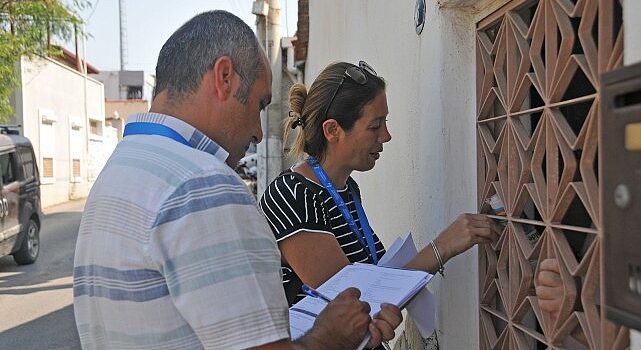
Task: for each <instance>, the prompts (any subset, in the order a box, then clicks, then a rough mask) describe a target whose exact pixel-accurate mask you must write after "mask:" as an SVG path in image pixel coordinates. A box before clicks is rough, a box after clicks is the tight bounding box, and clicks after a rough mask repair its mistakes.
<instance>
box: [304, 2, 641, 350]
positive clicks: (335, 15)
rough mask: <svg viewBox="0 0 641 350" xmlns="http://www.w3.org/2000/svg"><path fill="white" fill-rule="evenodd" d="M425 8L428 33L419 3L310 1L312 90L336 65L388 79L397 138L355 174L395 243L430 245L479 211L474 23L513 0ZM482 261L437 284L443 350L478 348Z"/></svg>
mask: <svg viewBox="0 0 641 350" xmlns="http://www.w3.org/2000/svg"><path fill="white" fill-rule="evenodd" d="M426 2H427V15H426V24H425V27H424V30H423V33H422V34H421V35H420V36H417V35H416V33H415V31H414V24H413V13H414V1H387V0H350V1H341V0H324V1H310V3H309V18H310V38H309V51H308V58H307V62H306V72H305V73H306V75H305V77H306V78H305V79H306V84H307V85H308V86H309V85H311V82H312V81H313V79H314V78H315V77H316V76H317V75H318V73H319V72H320V71H321V70H322V69H323V68H324V67H325V66H326V65H327V64H328V63H330V62H333V61H349V62H352V63H356V62H358V60H361V59H362V60H365V61H367V62H368V63H370V64H371V65H372V66H373V67H374V69H376V71H377V72H378V73H379V74H380V75H381V76H383V77H384V78H385V79H386V81H387V82H388V88H387V97H388V103H389V108H390V116H389V122H388V127H389V129H390V133H391V134H392V141H391V142H390V143H388V144H386V145H385V151H384V152H383V154H382V157H381V159H380V160H379V161H378V163H377V165H376V167H375V168H374V169H373V170H372V171H370V172H369V173H368V174H356V175H355V178H356V179H357V181H358V182H359V183H360V184H361V191H362V193H363V196H364V203H363V204H364V206H365V208H366V210H367V213H368V214H369V215H368V216H369V217H370V221H371V223H372V226H373V227H374V229H375V231H376V232H377V233H378V234H379V235H381V238H382V240H383V241H384V242H385V243H386V244H387V245H389V243H390V242H391V241H392V240H393V239H394V238H395V237H396V236H397V235H399V234H401V233H403V232H406V231H408V230H411V231H412V232H413V233H414V234H415V237H416V238H417V243H418V244H419V245H420V246H424V245H425V244H427V243H428V242H429V241H430V240H431V239H433V238H434V237H435V235H436V234H437V233H438V232H440V231H441V230H442V229H444V228H445V227H446V226H447V225H448V223H449V222H451V221H452V220H453V219H454V218H455V217H456V216H457V215H458V214H459V213H460V212H463V211H470V212H475V211H476V187H477V184H476V133H475V54H476V53H475V41H474V40H475V39H474V35H475V23H476V22H478V21H479V20H481V19H482V18H484V17H485V16H487V15H489V14H490V13H491V12H493V11H494V10H496V9H498V8H499V7H500V6H502V5H503V4H505V3H506V2H508V0H481V1H472V0H441V1H438V3H437V1H436V0H427V1H426ZM439 4H440V5H441V6H442V7H439ZM465 5H473V7H469V6H467V7H461V6H465ZM640 13H641V1H637V0H627V2H626V7H625V11H624V15H625V21H624V22H625V24H626V28H625V32H626V43H625V50H626V62H632V60H635V61H636V60H641V40H639V39H638V38H639V37H640V35H641V21H639V18H638V16H639V14H640ZM632 33H635V34H634V35H633V34H632ZM477 261H478V260H477V251H476V249H473V250H472V251H469V252H468V253H466V254H463V255H462V256H459V257H456V258H454V259H453V260H452V261H450V262H449V263H448V264H447V269H446V272H447V273H446V276H447V277H446V278H445V279H441V278H437V281H436V282H435V283H434V284H432V285H431V288H432V290H433V291H435V292H436V294H437V296H439V307H438V315H437V318H438V329H439V343H440V346H441V348H442V349H476V348H478V347H479V344H478V263H477ZM640 338H641V337H640ZM633 341H634V339H633ZM635 346H636V348H634V347H633V349H638V350H641V344H638V345H635Z"/></svg>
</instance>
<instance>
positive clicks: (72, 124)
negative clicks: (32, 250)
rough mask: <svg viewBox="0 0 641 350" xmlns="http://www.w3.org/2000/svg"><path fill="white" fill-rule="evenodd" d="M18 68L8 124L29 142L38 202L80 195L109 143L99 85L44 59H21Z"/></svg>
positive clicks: (97, 169) (88, 185)
mask: <svg viewBox="0 0 641 350" xmlns="http://www.w3.org/2000/svg"><path fill="white" fill-rule="evenodd" d="M19 70H20V83H21V85H20V88H19V89H18V90H17V91H16V92H15V96H14V102H15V103H14V105H15V111H16V116H15V118H14V119H13V120H12V121H10V122H11V123H14V124H18V125H21V129H22V130H21V131H22V134H23V135H24V136H26V137H28V138H29V139H30V140H31V142H32V144H33V147H34V151H35V154H36V159H37V162H38V168H39V169H40V180H41V183H42V185H41V194H42V206H43V207H47V206H51V205H54V204H57V203H62V202H65V201H68V200H70V199H75V198H83V197H86V196H87V195H88V193H89V190H90V188H91V185H92V183H93V181H94V180H95V178H96V177H97V176H98V173H99V172H100V169H102V165H103V164H104V162H105V161H106V157H107V156H108V155H109V154H110V153H111V152H110V149H113V147H114V146H115V142H114V139H115V138H114V136H115V133H113V132H112V130H111V128H107V127H105V125H104V121H105V102H104V101H105V99H104V89H103V84H102V83H100V82H99V81H96V80H94V79H92V78H90V77H88V76H86V75H85V74H82V73H81V72H80V71H78V69H75V68H73V67H72V66H70V65H67V64H64V62H62V63H61V62H59V61H57V60H53V59H49V58H34V59H27V58H24V57H23V58H22V59H21V60H20V62H19ZM112 134H113V135H112Z"/></svg>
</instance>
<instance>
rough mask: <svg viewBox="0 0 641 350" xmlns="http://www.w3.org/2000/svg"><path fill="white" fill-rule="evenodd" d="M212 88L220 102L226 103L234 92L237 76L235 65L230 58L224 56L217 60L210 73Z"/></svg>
mask: <svg viewBox="0 0 641 350" xmlns="http://www.w3.org/2000/svg"><path fill="white" fill-rule="evenodd" d="M210 73H211V74H210V77H209V78H210V79H211V80H212V81H211V83H212V86H213V87H214V90H215V92H216V96H217V97H218V99H219V100H221V101H225V100H227V99H228V98H229V97H230V96H232V92H233V84H234V79H235V75H236V71H235V70H234V64H233V62H232V60H231V58H230V57H229V56H222V57H220V58H219V59H217V60H216V63H214V67H213V68H212V69H211V71H210Z"/></svg>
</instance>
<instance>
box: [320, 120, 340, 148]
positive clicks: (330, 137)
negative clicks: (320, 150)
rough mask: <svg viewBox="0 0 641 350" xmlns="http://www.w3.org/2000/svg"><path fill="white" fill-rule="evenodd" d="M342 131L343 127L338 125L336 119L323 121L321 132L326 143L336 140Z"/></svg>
mask: <svg viewBox="0 0 641 350" xmlns="http://www.w3.org/2000/svg"><path fill="white" fill-rule="evenodd" d="M342 131H343V129H342V128H341V126H340V125H338V122H337V121H336V119H327V120H326V121H324V122H323V134H324V135H325V139H326V140H327V143H335V142H337V141H338V139H339V136H340V134H341V132H342Z"/></svg>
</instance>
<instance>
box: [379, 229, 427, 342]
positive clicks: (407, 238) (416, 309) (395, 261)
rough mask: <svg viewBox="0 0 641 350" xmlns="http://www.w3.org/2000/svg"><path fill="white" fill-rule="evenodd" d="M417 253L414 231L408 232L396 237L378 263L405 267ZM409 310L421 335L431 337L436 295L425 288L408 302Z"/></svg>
mask: <svg viewBox="0 0 641 350" xmlns="http://www.w3.org/2000/svg"><path fill="white" fill-rule="evenodd" d="M416 254H418V251H417V250H416V245H415V244H414V239H412V233H410V232H408V233H407V234H405V235H404V236H402V237H398V238H396V240H395V241H394V243H392V245H391V246H390V247H389V249H388V250H387V252H386V253H385V255H383V257H382V258H381V260H380V261H379V262H378V265H379V266H387V267H403V266H405V265H407V264H408V263H409V262H410V261H411V260H412V259H414V257H415V256H416ZM407 312H408V313H409V315H410V316H411V317H412V319H413V320H414V324H416V328H418V331H419V332H420V333H421V336H422V337H423V338H428V337H430V336H431V335H432V333H433V332H434V329H435V328H436V320H435V315H436V298H435V297H434V295H433V294H432V293H430V291H429V290H427V288H425V289H424V290H422V291H421V292H419V293H418V295H417V296H416V297H414V299H412V301H411V302H410V303H409V304H407Z"/></svg>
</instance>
